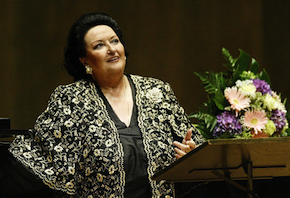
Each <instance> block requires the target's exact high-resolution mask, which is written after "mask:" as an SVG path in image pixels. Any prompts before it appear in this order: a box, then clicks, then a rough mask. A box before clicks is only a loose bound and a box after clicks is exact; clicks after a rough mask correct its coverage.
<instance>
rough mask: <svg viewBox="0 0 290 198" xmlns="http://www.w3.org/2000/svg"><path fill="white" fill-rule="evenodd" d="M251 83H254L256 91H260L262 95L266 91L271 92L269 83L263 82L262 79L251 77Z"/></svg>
mask: <svg viewBox="0 0 290 198" xmlns="http://www.w3.org/2000/svg"><path fill="white" fill-rule="evenodd" d="M253 84H254V85H255V87H256V90H257V91H258V92H261V93H262V94H263V95H264V94H266V93H269V94H271V92H272V90H271V88H270V85H269V84H268V83H267V82H265V81H264V80H260V79H253Z"/></svg>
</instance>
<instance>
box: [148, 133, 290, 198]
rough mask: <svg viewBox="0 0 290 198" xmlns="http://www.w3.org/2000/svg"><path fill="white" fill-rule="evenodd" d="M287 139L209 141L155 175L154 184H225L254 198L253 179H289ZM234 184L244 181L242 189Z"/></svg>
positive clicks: (289, 159) (289, 167)
mask: <svg viewBox="0 0 290 198" xmlns="http://www.w3.org/2000/svg"><path fill="white" fill-rule="evenodd" d="M289 155H290V137H279V138H278V137H277V138H276V137H271V138H252V139H210V140H208V141H207V142H205V143H204V144H203V145H201V146H200V147H198V148H196V149H195V150H193V151H191V152H190V153H188V154H187V155H186V156H184V157H182V158H181V159H179V160H177V161H176V162H175V163H173V164H171V165H170V166H168V167H167V168H165V169H163V170H161V171H160V172H158V173H156V174H155V175H154V176H153V177H152V179H153V180H167V181H168V182H199V181H221V180H224V181H226V182H228V183H230V184H232V185H234V186H236V187H238V188H240V189H241V190H243V191H245V192H247V193H248V194H249V197H257V195H256V194H255V193H254V192H253V179H271V178H273V177H281V176H290V156H289ZM234 180H247V184H248V186H247V187H244V186H242V185H240V184H238V183H237V182H235V181H234Z"/></svg>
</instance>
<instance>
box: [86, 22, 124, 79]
mask: <svg viewBox="0 0 290 198" xmlns="http://www.w3.org/2000/svg"><path fill="white" fill-rule="evenodd" d="M84 40H85V44H86V51H87V54H86V57H84V58H80V61H81V62H82V63H83V64H84V65H87V64H88V65H90V66H91V67H92V69H93V78H97V79H100V77H105V76H110V75H114V74H123V72H124V69H125V64H126V57H125V49H124V46H123V44H122V43H121V42H120V39H119V37H118V36H117V35H116V33H115V32H114V30H113V29H112V28H111V27H109V26H107V25H98V26H95V27H93V28H91V29H90V30H89V31H88V32H87V34H86V35H85V37H84Z"/></svg>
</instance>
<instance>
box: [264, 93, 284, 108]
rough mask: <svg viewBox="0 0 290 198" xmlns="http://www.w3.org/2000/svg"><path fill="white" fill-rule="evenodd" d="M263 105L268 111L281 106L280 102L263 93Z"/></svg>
mask: <svg viewBox="0 0 290 198" xmlns="http://www.w3.org/2000/svg"><path fill="white" fill-rule="evenodd" d="M263 99H264V100H263V103H264V107H266V108H267V109H269V111H272V110H274V109H279V108H281V103H280V102H279V101H277V100H276V99H275V98H274V97H272V96H271V95H270V94H268V93H267V94H265V95H264V98H263Z"/></svg>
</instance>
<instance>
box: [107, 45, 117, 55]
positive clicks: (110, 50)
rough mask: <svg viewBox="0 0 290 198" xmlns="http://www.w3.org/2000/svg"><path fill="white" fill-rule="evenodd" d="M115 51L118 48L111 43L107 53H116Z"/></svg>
mask: <svg viewBox="0 0 290 198" xmlns="http://www.w3.org/2000/svg"><path fill="white" fill-rule="evenodd" d="M115 52H116V48H115V47H114V46H112V45H109V46H108V52H107V53H108V54H115Z"/></svg>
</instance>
